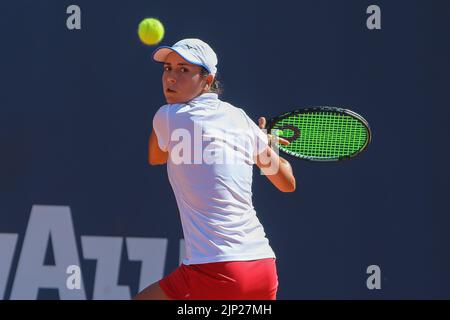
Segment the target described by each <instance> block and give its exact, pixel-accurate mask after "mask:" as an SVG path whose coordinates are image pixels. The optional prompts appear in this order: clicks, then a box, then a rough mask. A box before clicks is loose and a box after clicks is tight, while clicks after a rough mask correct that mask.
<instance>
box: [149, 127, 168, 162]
mask: <svg viewBox="0 0 450 320" xmlns="http://www.w3.org/2000/svg"><path fill="white" fill-rule="evenodd" d="M168 158H169V152H166V151H163V150H161V149H160V147H159V145H158V138H157V137H156V134H155V130H154V129H153V130H152V134H151V136H150V142H149V146H148V163H149V164H150V165H152V166H155V165H159V164H165V163H167V159H168Z"/></svg>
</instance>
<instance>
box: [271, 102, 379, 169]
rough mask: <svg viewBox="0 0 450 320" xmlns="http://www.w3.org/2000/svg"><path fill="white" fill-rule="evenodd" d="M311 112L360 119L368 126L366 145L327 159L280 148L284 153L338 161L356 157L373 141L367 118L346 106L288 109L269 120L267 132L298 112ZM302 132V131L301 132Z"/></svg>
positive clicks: (316, 159) (308, 158)
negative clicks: (346, 153) (352, 152)
mask: <svg viewBox="0 0 450 320" xmlns="http://www.w3.org/2000/svg"><path fill="white" fill-rule="evenodd" d="M311 112H334V113H338V114H346V115H349V116H351V117H353V118H355V119H357V120H358V121H360V122H361V123H362V124H363V125H364V126H365V127H366V131H367V139H366V143H365V145H364V146H363V147H362V148H361V149H360V150H359V151H358V152H355V153H354V154H351V155H349V156H340V157H336V158H327V159H325V158H324V159H320V158H316V157H312V156H299V155H298V154H295V153H293V152H290V151H289V150H284V149H282V148H279V147H278V149H279V150H281V151H282V152H283V153H286V154H288V155H290V156H293V157H295V158H298V159H303V160H307V161H314V162H336V161H342V160H346V159H351V158H354V157H355V156H357V155H358V154H360V153H362V152H364V151H365V150H366V149H367V147H368V146H369V144H370V143H371V141H372V130H371V129H370V125H369V123H368V122H367V120H366V119H364V118H363V117H362V116H361V115H360V114H358V113H356V112H354V111H352V110H349V109H344V108H338V107H330V106H316V107H306V108H301V109H295V110H292V111H288V112H285V113H283V114H280V115H278V116H276V117H273V118H271V119H270V120H269V122H268V125H267V127H266V128H267V132H268V133H271V130H272V128H273V127H274V125H275V123H277V122H279V121H281V120H283V119H285V118H287V117H290V116H293V115H297V114H302V113H311ZM300 134H301V133H300Z"/></svg>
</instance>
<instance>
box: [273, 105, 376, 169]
mask: <svg viewBox="0 0 450 320" xmlns="http://www.w3.org/2000/svg"><path fill="white" fill-rule="evenodd" d="M267 129H268V132H269V133H272V134H274V135H277V136H279V137H281V138H284V139H286V140H288V141H289V142H290V144H289V145H282V144H277V147H278V148H279V150H281V151H282V152H284V153H286V154H289V155H291V156H294V157H297V158H300V159H303V160H308V161H321V162H322V161H325V162H329V161H342V160H345V159H350V158H353V157H355V156H356V155H358V154H360V153H361V152H363V151H365V150H366V149H367V147H368V146H369V144H370V142H371V140H372V131H371V129H370V126H369V123H368V122H367V121H366V120H365V119H364V118H363V117H362V116H361V115H359V114H357V113H356V112H354V111H351V110H348V109H343V108H337V107H329V106H320V107H309V108H303V109H297V110H293V111H289V112H286V113H283V114H281V115H279V116H277V117H275V118H272V119H271V120H270V121H269V124H268V126H267Z"/></svg>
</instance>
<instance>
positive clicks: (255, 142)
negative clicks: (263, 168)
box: [241, 109, 269, 156]
mask: <svg viewBox="0 0 450 320" xmlns="http://www.w3.org/2000/svg"><path fill="white" fill-rule="evenodd" d="M241 111H242V113H243V114H244V116H245V118H246V119H247V123H248V125H249V132H250V136H251V144H252V147H253V156H257V155H259V154H261V153H262V152H263V151H264V150H266V149H267V147H268V146H269V140H268V137H267V133H266V132H264V131H263V130H261V129H260V128H259V127H258V125H257V124H256V123H255V122H254V121H253V120H252V119H250V117H249V116H248V115H247V114H246V113H245V111H244V110H242V109H241Z"/></svg>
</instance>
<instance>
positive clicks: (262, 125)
mask: <svg viewBox="0 0 450 320" xmlns="http://www.w3.org/2000/svg"><path fill="white" fill-rule="evenodd" d="M258 126H259V128H260V129H265V128H266V118H264V117H260V118H259V119H258ZM267 138H268V139H269V146H272V142H278V143H279V144H282V145H285V146H287V145H288V144H289V143H290V142H289V141H288V140H286V139H283V138H280V137H278V136H275V135H273V134H270V133H267Z"/></svg>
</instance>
